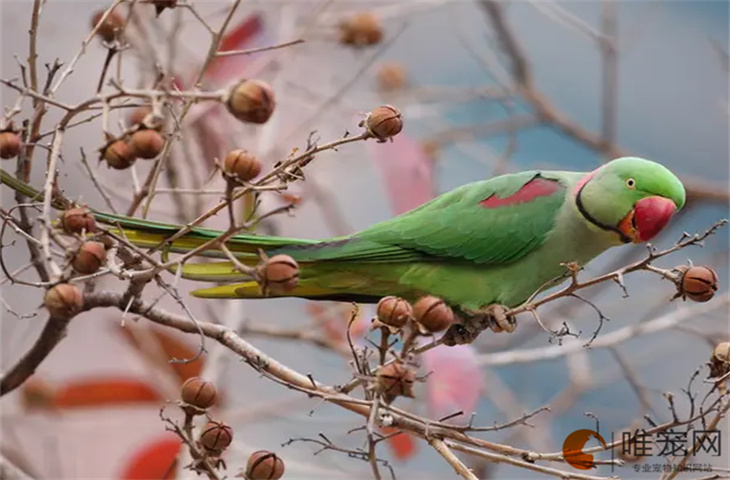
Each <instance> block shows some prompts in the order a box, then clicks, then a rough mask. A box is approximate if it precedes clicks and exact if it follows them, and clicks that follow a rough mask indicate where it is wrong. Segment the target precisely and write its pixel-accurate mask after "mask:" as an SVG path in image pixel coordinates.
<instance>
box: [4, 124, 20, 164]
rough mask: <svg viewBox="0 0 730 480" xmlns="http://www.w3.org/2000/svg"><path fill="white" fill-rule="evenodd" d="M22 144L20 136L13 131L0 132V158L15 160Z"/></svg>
mask: <svg viewBox="0 0 730 480" xmlns="http://www.w3.org/2000/svg"><path fill="white" fill-rule="evenodd" d="M22 147H23V142H22V141H21V140H20V135H18V134H17V133H15V132H13V131H10V130H8V131H5V132H0V158H3V159H5V160H8V159H10V158H15V157H17V156H18V154H20V149H21V148H22Z"/></svg>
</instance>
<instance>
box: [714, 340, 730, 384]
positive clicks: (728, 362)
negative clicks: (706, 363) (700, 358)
mask: <svg viewBox="0 0 730 480" xmlns="http://www.w3.org/2000/svg"><path fill="white" fill-rule="evenodd" d="M728 372H730V342H722V343H718V344H717V346H715V348H714V350H712V356H711V357H710V377H712V378H719V377H722V376H723V375H727V373H728Z"/></svg>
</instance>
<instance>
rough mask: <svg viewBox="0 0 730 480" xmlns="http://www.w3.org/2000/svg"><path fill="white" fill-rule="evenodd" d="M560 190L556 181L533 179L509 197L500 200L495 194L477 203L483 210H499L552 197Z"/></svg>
mask: <svg viewBox="0 0 730 480" xmlns="http://www.w3.org/2000/svg"><path fill="white" fill-rule="evenodd" d="M560 188H561V186H560V182H558V181H557V180H548V179H546V178H542V177H535V178H533V179H532V180H530V181H529V182H527V183H526V184H524V185H523V186H522V188H520V189H519V190H517V192H515V193H513V194H512V195H510V196H509V197H505V198H500V197H498V196H497V195H496V194H492V195H490V196H489V197H487V198H485V199H484V200H482V201H481V202H479V205H481V206H482V207H484V208H499V207H505V206H507V205H518V204H520V203H525V202H531V201H533V200H535V199H536V198H539V197H547V196H549V195H552V194H553V193H555V192H557V191H558V190H560Z"/></svg>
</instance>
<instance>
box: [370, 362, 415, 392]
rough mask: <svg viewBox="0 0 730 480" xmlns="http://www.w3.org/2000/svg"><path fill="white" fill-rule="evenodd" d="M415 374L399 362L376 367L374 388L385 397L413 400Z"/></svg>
mask: <svg viewBox="0 0 730 480" xmlns="http://www.w3.org/2000/svg"><path fill="white" fill-rule="evenodd" d="M415 381H416V373H415V372H414V371H413V370H411V369H410V368H408V367H407V366H406V365H404V364H403V363H400V362H394V363H391V364H388V365H380V366H378V368H377V370H376V373H375V384H374V388H375V390H376V391H377V392H379V393H381V394H382V395H384V396H385V397H390V398H395V397H398V396H403V397H409V398H413V384H414V382H415Z"/></svg>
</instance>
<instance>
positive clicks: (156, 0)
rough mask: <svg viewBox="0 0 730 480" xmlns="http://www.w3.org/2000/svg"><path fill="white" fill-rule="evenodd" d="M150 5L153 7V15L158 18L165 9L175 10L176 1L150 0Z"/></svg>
mask: <svg viewBox="0 0 730 480" xmlns="http://www.w3.org/2000/svg"><path fill="white" fill-rule="evenodd" d="M152 4H153V5H154V6H155V15H157V16H158V17H159V16H160V14H161V13H162V12H164V11H165V9H166V8H175V7H176V6H177V0H152Z"/></svg>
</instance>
